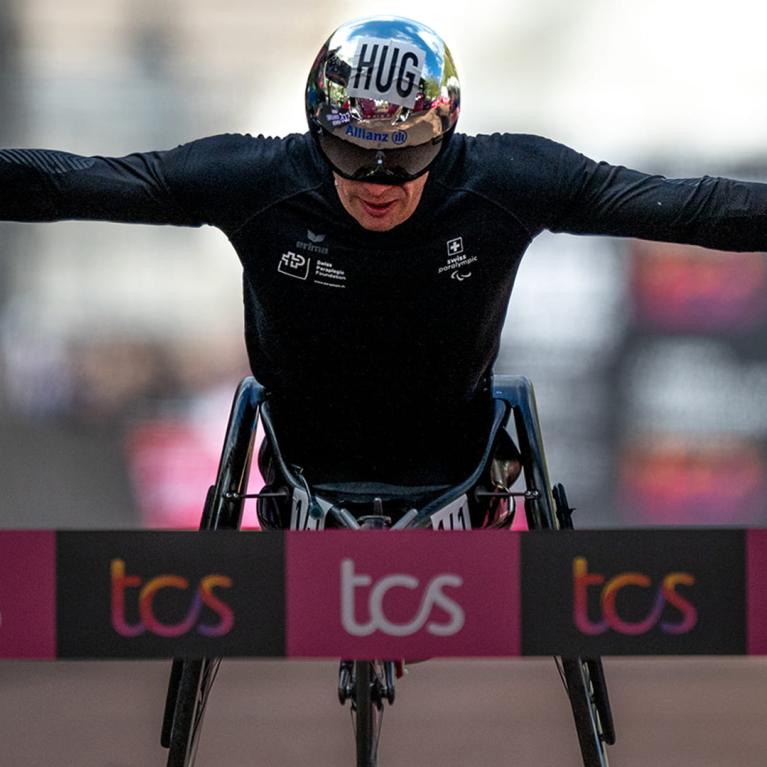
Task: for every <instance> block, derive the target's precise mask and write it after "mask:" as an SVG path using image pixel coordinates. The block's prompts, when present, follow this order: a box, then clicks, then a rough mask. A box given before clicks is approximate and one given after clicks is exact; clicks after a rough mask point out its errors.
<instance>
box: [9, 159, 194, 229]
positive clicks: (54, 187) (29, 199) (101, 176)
mask: <svg viewBox="0 0 767 767" xmlns="http://www.w3.org/2000/svg"><path fill="white" fill-rule="evenodd" d="M0 219H3V220H5V221H58V220H63V219H90V220H106V221H122V222H135V223H149V224H179V225H184V224H186V225H194V224H195V223H196V222H193V221H191V220H189V217H188V216H187V215H186V214H185V212H184V211H183V210H182V209H181V208H180V207H179V205H178V204H177V203H176V201H175V200H174V197H173V194H172V193H171V192H170V190H169V188H168V184H167V182H166V180H165V178H164V171H163V153H161V152H152V153H147V154H133V155H128V156H127V157H120V158H116V157H81V156H79V155H74V154H69V153H67V152H57V151H52V150H44V149H3V150H0Z"/></svg>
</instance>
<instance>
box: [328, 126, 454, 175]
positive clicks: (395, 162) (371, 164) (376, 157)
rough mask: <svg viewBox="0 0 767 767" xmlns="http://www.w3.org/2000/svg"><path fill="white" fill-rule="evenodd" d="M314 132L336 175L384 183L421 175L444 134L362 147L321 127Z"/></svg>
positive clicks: (439, 146)
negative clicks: (388, 145) (414, 143)
mask: <svg viewBox="0 0 767 767" xmlns="http://www.w3.org/2000/svg"><path fill="white" fill-rule="evenodd" d="M316 136H317V141H318V143H319V145H320V149H321V150H322V152H323V154H324V155H325V159H326V160H327V161H328V162H329V163H330V165H331V167H332V168H333V170H334V171H335V172H336V173H338V175H339V176H343V177H344V178H348V179H351V180H353V181H371V182H374V183H375V182H376V181H380V182H381V183H384V184H404V183H405V182H406V181H412V180H413V179H415V178H418V176H421V175H423V174H424V173H425V172H426V171H427V170H428V169H429V166H430V165H431V164H432V163H433V162H434V160H436V159H437V156H438V155H439V153H440V150H441V149H442V145H443V144H444V141H443V139H444V136H440V137H439V138H437V139H435V140H433V141H429V142H427V143H426V144H419V145H418V146H408V147H403V148H401V149H365V148H363V147H361V146H357V145H356V144H351V143H349V142H348V141H343V140H342V139H340V138H336V137H335V136H331V135H330V134H329V133H326V132H325V131H323V130H320V131H318V132H317V134H316Z"/></svg>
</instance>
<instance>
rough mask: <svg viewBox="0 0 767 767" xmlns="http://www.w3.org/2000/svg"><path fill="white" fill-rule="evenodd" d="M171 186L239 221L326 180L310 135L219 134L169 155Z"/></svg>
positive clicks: (222, 217) (192, 202)
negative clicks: (240, 218)
mask: <svg viewBox="0 0 767 767" xmlns="http://www.w3.org/2000/svg"><path fill="white" fill-rule="evenodd" d="M164 169H165V174H166V179H167V182H168V185H169V186H170V188H171V189H172V190H173V191H174V192H175V193H176V194H177V195H178V196H179V197H181V198H182V200H183V201H184V203H185V205H186V206H187V207H189V208H192V209H195V208H196V209H200V207H204V208H205V209H206V210H208V211H210V210H214V211H215V212H216V213H217V214H218V215H217V216H216V218H217V219H218V220H217V221H215V222H213V223H221V224H227V223H228V224H229V225H230V226H232V225H236V223H237V218H238V216H239V214H245V213H247V214H248V215H251V214H252V212H253V210H254V209H258V208H260V207H264V206H267V205H269V204H270V203H271V201H274V200H278V199H284V198H286V197H290V196H291V195H293V194H300V193H301V192H303V191H306V190H309V189H313V188H316V187H318V186H320V185H321V184H322V170H323V166H322V164H321V160H320V159H319V158H318V156H317V154H316V149H315V148H314V146H313V142H312V139H311V137H310V136H309V135H308V134H291V135H288V136H285V137H282V138H272V137H265V136H252V135H249V134H221V135H217V136H209V137H206V138H201V139H197V140H195V141H191V142H189V143H187V144H182V145H181V146H178V147H176V149H174V150H171V151H169V152H167V153H165V157H164Z"/></svg>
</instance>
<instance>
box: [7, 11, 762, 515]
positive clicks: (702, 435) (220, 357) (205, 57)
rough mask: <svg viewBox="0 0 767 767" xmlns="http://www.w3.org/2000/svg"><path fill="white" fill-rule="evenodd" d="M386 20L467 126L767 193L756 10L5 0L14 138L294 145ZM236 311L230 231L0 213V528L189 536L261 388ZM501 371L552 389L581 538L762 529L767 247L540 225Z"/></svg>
mask: <svg viewBox="0 0 767 767" xmlns="http://www.w3.org/2000/svg"><path fill="white" fill-rule="evenodd" d="M382 10H385V12H391V13H400V14H403V15H410V16H414V17H416V18H418V19H420V20H422V21H424V22H426V23H428V24H430V25H432V26H433V27H435V28H436V29H437V30H438V31H439V32H440V33H441V34H442V35H443V36H444V37H445V38H446V39H447V41H448V43H449V45H450V47H451V50H452V52H453V54H454V57H455V59H456V62H457V64H458V68H459V72H460V74H461V79H462V86H463V98H462V106H463V114H462V117H461V129H462V130H463V131H465V132H467V133H480V132H492V131H511V132H529V133H539V134H543V135H546V136H548V137H550V138H553V139H556V140H559V141H562V142H564V143H566V144H569V145H571V146H573V147H574V148H576V149H578V150H580V151H582V152H584V153H586V154H588V155H590V156H592V157H595V158H597V159H605V160H608V161H610V162H614V163H621V164H626V165H630V166H633V167H638V168H640V169H642V170H646V171H650V172H657V173H663V174H664V175H668V176H692V175H701V174H704V173H709V174H721V175H734V176H737V177H740V178H747V179H753V180H760V179H765V180H767V178H766V177H767V135H765V130H764V126H765V125H766V124H767V102H765V99H764V98H763V97H762V94H763V85H764V82H765V80H767V59H765V57H764V56H763V55H762V53H761V49H762V45H763V42H762V37H763V29H764V22H765V20H767V7H765V6H763V4H759V3H756V2H753V1H752V0H729V2H727V3H726V4H724V3H719V2H715V3H705V4H701V3H697V2H694V0H674V2H670V3H669V2H660V0H645V2H643V3H641V4H639V3H634V2H631V1H630V0H610V1H609V2H608V0H579V2H578V3H573V2H567V0H536V2H534V3H533V2H530V0H503V1H501V0H478V2H475V3H472V4H471V7H470V9H467V8H466V6H464V5H456V6H455V7H453V6H450V5H448V4H445V3H442V2H436V1H434V0H421V1H420V2H408V3H404V2H399V1H398V0H391V1H390V2H389V3H387V4H386V8H385V9H382V8H381V6H380V4H374V3H372V2H369V0H355V2H348V1H347V2H342V1H341V0H337V1H335V2H333V1H332V0H324V2H321V3H302V2H298V0H284V2H281V3H279V4H278V5H274V4H271V3H266V2H258V0H220V1H219V2H217V3H210V2H204V1H203V0H183V2H182V0H164V2H159V3H158V2H150V1H149V0H98V1H97V0H68V2H66V3H62V2H60V1H59V0H0V146H4V147H44V148H56V149H62V150H66V151H70V152H75V153H79V154H105V155H122V154H126V153H128V152H131V151H137V150H148V149H160V148H167V147H171V146H174V145H176V144H178V143H182V142H184V141H187V140H190V139H193V138H197V137H200V136H204V135H209V134H213V133H218V132H252V133H254V134H256V133H264V134H271V135H284V134H286V133H289V132H293V131H303V130H304V125H305V123H304V117H303V102H302V94H303V84H304V81H305V77H306V73H307V71H308V68H309V66H310V63H311V61H312V59H313V57H314V54H315V53H316V50H317V49H318V47H319V45H320V44H321V43H322V41H323V40H324V38H325V37H326V36H327V35H328V34H329V33H330V31H332V29H333V28H334V27H335V26H336V25H338V24H339V23H341V22H342V21H344V20H347V19H349V18H353V17H356V16H361V15H366V14H371V13H380V12H381V11H382ZM241 314H242V309H241V298H240V276H239V264H238V262H237V259H236V257H235V254H234V252H233V251H232V250H231V249H230V248H229V247H228V245H227V242H226V240H225V238H224V237H223V236H222V235H221V234H220V233H219V232H218V231H215V230H210V229H204V230H183V229H171V228H158V227H142V226H121V225H114V224H95V223H71V222H69V223H57V224H48V225H22V224H12V223H0V451H1V453H0V455H2V461H0V487H2V501H0V509H1V510H2V517H0V525H2V526H4V527H38V526H39V527H102V528H119V527H136V526H144V527H162V526H171V527H180V526H195V525H196V522H197V519H198V517H199V511H200V506H201V502H202V499H203V498H204V494H205V488H206V487H207V485H208V484H209V483H210V482H211V481H212V478H213V475H214V472H215V468H216V463H217V460H218V455H219V452H220V446H221V440H222V436H223V431H224V427H225V424H226V418H227V413H228V407H229V403H230V399H231V396H232V393H233V390H234V387H235V385H236V382H237V381H238V379H239V378H240V377H241V376H242V375H244V374H246V373H247V369H246V362H245V352H244V344H243V341H242V330H241V328H242V316H241ZM497 369H498V372H513V373H521V374H524V375H527V376H529V377H530V378H531V379H532V380H533V381H534V383H535V385H536V389H537V393H538V401H539V407H540V410H541V415H542V420H543V428H544V437H545V441H546V444H547V448H548V454H549V466H550V469H551V472H552V476H553V478H554V479H555V480H559V481H563V482H565V483H566V484H567V486H568V490H569V495H570V497H571V502H572V503H573V504H574V505H575V506H577V507H578V508H579V510H580V511H579V512H578V519H577V522H576V524H578V525H579V526H581V527H605V526H638V525H646V524H652V525H656V524H662V525H665V524H672V525H673V524H709V523H713V524H736V525H750V524H757V525H759V524H765V523H767V504H766V503H765V501H766V500H767V407H766V405H767V263H766V262H765V256H764V254H761V253H755V254H745V255H743V254H741V255H733V254H728V253H718V252H710V251H703V250H700V249H696V248H687V247H680V246H668V245H657V244H650V243H639V242H634V241H622V240H611V239H607V238H575V237H568V236H563V235H558V236H551V235H543V236H541V237H540V238H539V239H538V240H537V241H536V242H535V243H534V244H533V246H532V247H531V248H530V250H529V252H528V254H527V256H526V258H525V260H524V262H523V265H522V268H521V271H520V275H519V279H518V282H517V287H516V289H515V294H514V297H513V299H512V305H511V309H510V312H509V315H508V320H507V327H506V332H505V336H504V344H503V349H502V352H501V357H500V359H499V362H498V367H497Z"/></svg>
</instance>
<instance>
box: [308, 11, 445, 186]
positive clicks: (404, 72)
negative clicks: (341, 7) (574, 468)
mask: <svg viewBox="0 0 767 767" xmlns="http://www.w3.org/2000/svg"><path fill="white" fill-rule="evenodd" d="M459 112H460V85H459V82H458V75H457V73H456V70H455V64H454V63H453V59H452V56H451V55H450V51H449V50H448V49H447V46H446V45H445V43H444V41H443V40H442V38H441V37H440V36H439V35H438V34H437V33H436V32H434V31H433V30H431V29H429V27H427V26H425V25H423V24H420V23H419V22H417V21H411V20H410V19H404V18H400V17H396V16H385V17H376V18H370V19H361V20H358V21H352V22H349V23H348V24H344V25H343V26H341V27H339V28H338V29H337V30H336V31H335V32H334V33H333V34H332V35H331V36H330V37H329V38H328V40H327V42H326V43H325V45H323V46H322V49H321V50H320V52H319V53H318V54H317V58H316V59H315V60H314V64H313V65H312V69H311V72H310V73H309V79H308V81H307V84H306V116H307V119H308V121H309V130H310V131H311V134H312V136H313V137H314V139H315V140H316V142H317V145H318V146H319V149H320V152H321V154H322V155H323V157H324V158H325V159H326V160H327V162H328V163H329V164H330V166H331V168H332V169H333V170H334V171H335V172H336V173H338V174H339V175H340V176H343V177H344V178H348V179H353V180H364V181H370V182H373V183H375V182H380V183H385V184H401V183H405V182H406V181H411V180H413V179H415V178H418V176H420V175H422V174H423V173H425V172H426V171H427V170H428V169H429V167H430V166H431V164H432V163H433V162H434V161H435V160H436V159H437V157H438V156H439V154H440V152H441V151H442V150H443V149H444V147H445V145H446V144H447V140H448V139H449V137H450V136H451V135H452V132H453V129H454V128H455V124H456V122H457V121H458V114H459Z"/></svg>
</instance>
